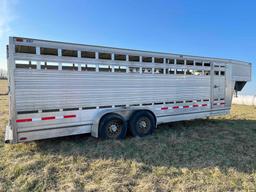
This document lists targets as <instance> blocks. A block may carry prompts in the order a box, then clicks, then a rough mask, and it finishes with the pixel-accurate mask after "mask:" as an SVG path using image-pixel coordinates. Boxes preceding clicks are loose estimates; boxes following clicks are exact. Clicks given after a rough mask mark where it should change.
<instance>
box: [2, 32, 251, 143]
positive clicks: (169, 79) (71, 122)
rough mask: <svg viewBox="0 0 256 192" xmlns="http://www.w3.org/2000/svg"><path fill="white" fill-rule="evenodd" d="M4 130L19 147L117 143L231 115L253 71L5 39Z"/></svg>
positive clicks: (224, 63) (213, 61)
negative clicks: (55, 141) (82, 137)
mask: <svg viewBox="0 0 256 192" xmlns="http://www.w3.org/2000/svg"><path fill="white" fill-rule="evenodd" d="M7 58H8V76H9V101H10V104H9V111H10V113H9V117H10V119H9V123H8V125H7V127H6V132H5V141H6V142H9V143H18V142H25V141H32V140H39V139H46V138H54V137H61V136H68V135H76V134H83V133H91V135H92V136H94V137H99V138H112V139H122V138H124V137H125V135H126V132H127V130H129V131H130V132H131V133H132V135H133V136H138V137H142V136H145V135H148V134H151V133H152V132H153V131H154V129H155V128H156V127H157V125H159V124H161V123H167V122H174V121H182V120H191V119H197V118H206V117H209V116H213V115H224V114H228V113H229V111H230V108H231V101H232V96H233V94H234V92H235V91H240V90H241V89H242V88H243V86H244V85H245V83H246V82H247V81H250V80H251V64H250V63H247V62H243V61H237V60H231V59H220V58H210V57H200V56H190V55H180V54H171V53H160V52H151V51H140V50H131V49H122V48H113V47H103V46H93V45H84V44H75V43H65V42H56V41H47V40H39V39H31V38H22V37H10V38H9V45H8V46H7Z"/></svg>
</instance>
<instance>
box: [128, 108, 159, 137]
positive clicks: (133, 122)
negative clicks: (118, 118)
mask: <svg viewBox="0 0 256 192" xmlns="http://www.w3.org/2000/svg"><path fill="white" fill-rule="evenodd" d="M155 128H156V121H155V118H154V116H153V115H152V114H151V113H150V112H148V111H138V112H135V113H134V114H133V115H132V117H131V118H130V120H129V129H130V131H131V133H132V135H133V136H137V137H144V136H146V135H150V134H152V133H153V131H154V129H155Z"/></svg>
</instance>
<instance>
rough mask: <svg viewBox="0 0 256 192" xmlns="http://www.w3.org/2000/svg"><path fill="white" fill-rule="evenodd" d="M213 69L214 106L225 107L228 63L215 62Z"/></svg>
mask: <svg viewBox="0 0 256 192" xmlns="http://www.w3.org/2000/svg"><path fill="white" fill-rule="evenodd" d="M212 70H213V71H212V108H220V107H224V106H225V89H226V65H225V64H220V63H213V66H212Z"/></svg>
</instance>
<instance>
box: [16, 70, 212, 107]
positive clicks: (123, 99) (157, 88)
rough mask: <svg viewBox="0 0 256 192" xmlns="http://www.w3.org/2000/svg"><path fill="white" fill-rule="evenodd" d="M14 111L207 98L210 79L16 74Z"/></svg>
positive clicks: (43, 72) (42, 72)
mask: <svg viewBox="0 0 256 192" xmlns="http://www.w3.org/2000/svg"><path fill="white" fill-rule="evenodd" d="M15 77H16V81H15V84H16V85H15V86H16V108H17V111H29V110H43V109H52V108H61V109H63V108H72V107H87V106H104V105H119V104H135V103H136V104H137V103H138V104H139V103H147V102H163V101H168V100H177V99H197V98H198V99H203V98H210V77H208V76H183V75H180V76H179V75H153V74H131V73H111V72H110V73H104V72H79V71H57V70H27V69H25V70H24V69H16V70H15Z"/></svg>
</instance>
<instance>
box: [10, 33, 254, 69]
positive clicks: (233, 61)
mask: <svg viewBox="0 0 256 192" xmlns="http://www.w3.org/2000/svg"><path fill="white" fill-rule="evenodd" d="M10 38H15V39H16V38H21V39H27V40H33V41H42V42H48V43H54V44H65V45H72V46H86V47H91V48H99V49H112V50H113V51H127V52H133V53H137V54H138V52H139V53H146V54H153V55H156V54H157V55H162V56H168V57H176V58H187V59H189V58H190V59H195V60H209V61H219V62H225V63H238V64H245V65H251V63H250V62H246V61H241V60H236V59H225V58H218V57H205V56H195V55H186V54H176V53H167V52H158V51H147V50H138V49H129V48H118V47H110V46H100V45H90V44H81V43H69V42H63V41H53V40H44V39H34V38H27V37H16V36H15V37H10Z"/></svg>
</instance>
